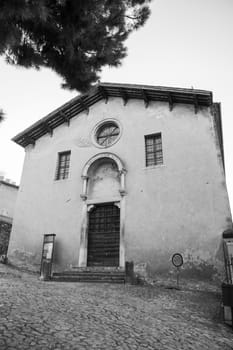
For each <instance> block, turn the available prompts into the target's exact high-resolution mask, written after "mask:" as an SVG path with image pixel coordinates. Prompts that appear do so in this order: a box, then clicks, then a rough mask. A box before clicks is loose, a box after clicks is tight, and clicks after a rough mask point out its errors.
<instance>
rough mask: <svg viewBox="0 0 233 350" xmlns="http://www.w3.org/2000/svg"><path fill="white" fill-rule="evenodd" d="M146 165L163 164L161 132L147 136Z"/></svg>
mask: <svg viewBox="0 0 233 350" xmlns="http://www.w3.org/2000/svg"><path fill="white" fill-rule="evenodd" d="M145 150H146V166H147V167H148V166H153V165H159V164H163V151H162V135H161V133H158V134H153V135H146V136H145Z"/></svg>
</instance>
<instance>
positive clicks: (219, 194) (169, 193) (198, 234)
mask: <svg viewBox="0 0 233 350" xmlns="http://www.w3.org/2000/svg"><path fill="white" fill-rule="evenodd" d="M109 118H111V119H114V120H115V121H117V122H118V123H119V124H120V126H121V137H120V139H119V141H118V142H116V143H115V144H114V145H112V146H111V147H108V148H107V149H102V148H98V147H96V146H95V145H94V143H93V131H94V129H95V127H96V125H97V124H98V123H99V122H101V121H103V120H105V119H106V120H107V119H109ZM154 133H161V134H162V146H163V164H162V165H158V166H155V167H146V166H145V144H144V136H145V135H150V134H154ZM68 150H70V151H71V162H70V173H69V177H68V179H66V180H60V181H56V180H55V170H56V164H57V158H58V152H63V151H68ZM102 152H111V153H113V154H116V155H117V157H119V158H120V159H121V160H122V162H123V164H124V167H125V169H126V170H127V174H126V192H127V195H126V201H125V203H126V208H125V251H126V257H125V258H126V259H125V260H126V261H130V260H133V261H134V263H135V264H136V265H137V264H139V265H140V264H142V265H145V266H148V268H149V269H150V272H151V273H159V272H165V271H168V270H169V268H170V267H171V261H170V259H171V256H172V254H173V253H176V252H179V253H182V254H183V255H184V260H185V264H186V265H185V266H186V270H187V271H190V273H192V274H193V275H194V274H196V273H197V272H198V273H199V272H201V273H202V274H203V275H206V276H208V277H209V276H211V275H214V274H216V273H217V272H218V271H219V270H220V269H221V261H222V257H221V234H222V232H223V231H224V230H225V229H227V228H229V227H231V213H230V207H229V201H228V195H227V190H226V184H225V176H224V170H223V166H222V161H221V151H220V147H219V143H218V139H217V134H216V130H215V124H214V121H213V116H212V115H211V113H210V109H209V108H202V109H201V110H200V111H199V112H198V113H197V114H195V113H194V108H193V106H189V105H181V104H177V105H175V106H174V109H173V110H172V111H169V108H168V105H167V104H166V103H162V102H153V103H152V102H151V103H150V105H149V107H148V108H145V107H144V104H143V102H142V101H138V100H129V101H128V103H127V105H126V106H124V105H123V103H122V99H120V98H114V99H113V98H110V99H109V102H108V103H107V104H105V103H104V102H103V101H101V102H98V103H96V104H95V105H94V106H92V107H91V108H90V112H89V114H88V115H87V114H86V113H80V114H79V115H78V116H77V117H75V118H73V119H72V120H71V123H70V126H67V125H65V124H64V125H62V126H59V127H57V128H56V129H54V130H53V136H52V137H51V136H50V135H49V134H48V135H45V136H43V137H41V138H40V139H39V140H37V141H36V144H35V146H32V145H30V146H28V147H27V148H26V155H25V162H24V168H23V174H22V180H21V184H20V191H19V199H18V202H17V208H16V213H15V218H14V224H13V230H12V239H11V242H10V247H9V251H10V255H11V258H12V259H14V257H18V258H21V259H24V260H25V261H29V262H30V263H32V264H34V265H35V266H36V268H37V269H39V264H40V258H41V249H42V241H43V235H44V234H48V233H55V234H56V247H55V261H54V267H55V269H65V268H69V267H71V266H78V260H79V246H80V229H81V213H82V206H83V202H82V199H81V198H80V194H81V193H82V179H81V174H82V169H83V167H84V165H85V164H86V162H87V161H88V160H89V159H90V158H91V157H93V156H94V155H96V154H98V153H102Z"/></svg>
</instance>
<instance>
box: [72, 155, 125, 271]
mask: <svg viewBox="0 0 233 350" xmlns="http://www.w3.org/2000/svg"><path fill="white" fill-rule="evenodd" d="M125 174H126V171H125V169H124V167H123V164H122V162H121V160H120V159H119V157H117V156H116V155H114V154H112V153H100V154H98V155H96V156H94V157H93V158H91V159H90V160H89V161H88V162H87V163H86V165H85V166H84V168H83V172H82V179H83V193H82V194H81V198H82V199H83V211H82V224H81V238H80V252H79V266H80V267H86V266H118V267H124V265H125V245H124V222H125V194H126V191H125Z"/></svg>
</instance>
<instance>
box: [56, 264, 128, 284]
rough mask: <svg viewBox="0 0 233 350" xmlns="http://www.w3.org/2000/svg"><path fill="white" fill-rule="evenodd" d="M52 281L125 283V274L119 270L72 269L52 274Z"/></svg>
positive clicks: (122, 270) (102, 268)
mask: <svg viewBox="0 0 233 350" xmlns="http://www.w3.org/2000/svg"><path fill="white" fill-rule="evenodd" d="M51 280H52V281H57V282H83V283H86V282H92V283H125V282H126V273H125V270H124V269H119V268H104V267H101V268H96V267H89V268H88V267H86V268H73V269H72V270H69V271H63V272H54V273H53V274H52V277H51Z"/></svg>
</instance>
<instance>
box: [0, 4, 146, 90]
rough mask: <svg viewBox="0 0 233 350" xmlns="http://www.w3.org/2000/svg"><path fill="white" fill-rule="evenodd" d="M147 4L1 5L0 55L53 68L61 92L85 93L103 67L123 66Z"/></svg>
mask: <svg viewBox="0 0 233 350" xmlns="http://www.w3.org/2000/svg"><path fill="white" fill-rule="evenodd" d="M150 1H151V0H10V1H9V0H0V55H3V56H5V58H6V60H7V62H9V63H11V64H14V65H18V66H23V67H26V68H30V67H34V68H36V69H39V68H40V67H48V68H51V69H52V70H54V71H55V72H56V73H58V74H59V75H60V76H61V77H62V78H63V81H64V83H63V84H62V85H63V87H65V88H70V89H76V90H78V91H80V92H85V91H87V90H88V89H89V88H90V86H91V85H93V84H95V83H96V82H97V80H98V79H99V74H100V72H101V69H102V68H103V67H104V66H106V65H109V66H115V67H116V66H119V65H120V64H121V62H122V59H123V58H124V57H125V56H126V54H127V49H126V46H125V45H124V44H125V41H126V39H127V38H128V36H129V34H130V33H131V32H132V31H134V30H136V29H138V28H139V27H141V26H142V25H143V24H144V23H145V21H146V20H147V18H148V17H149V14H150V9H149V2H150Z"/></svg>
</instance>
